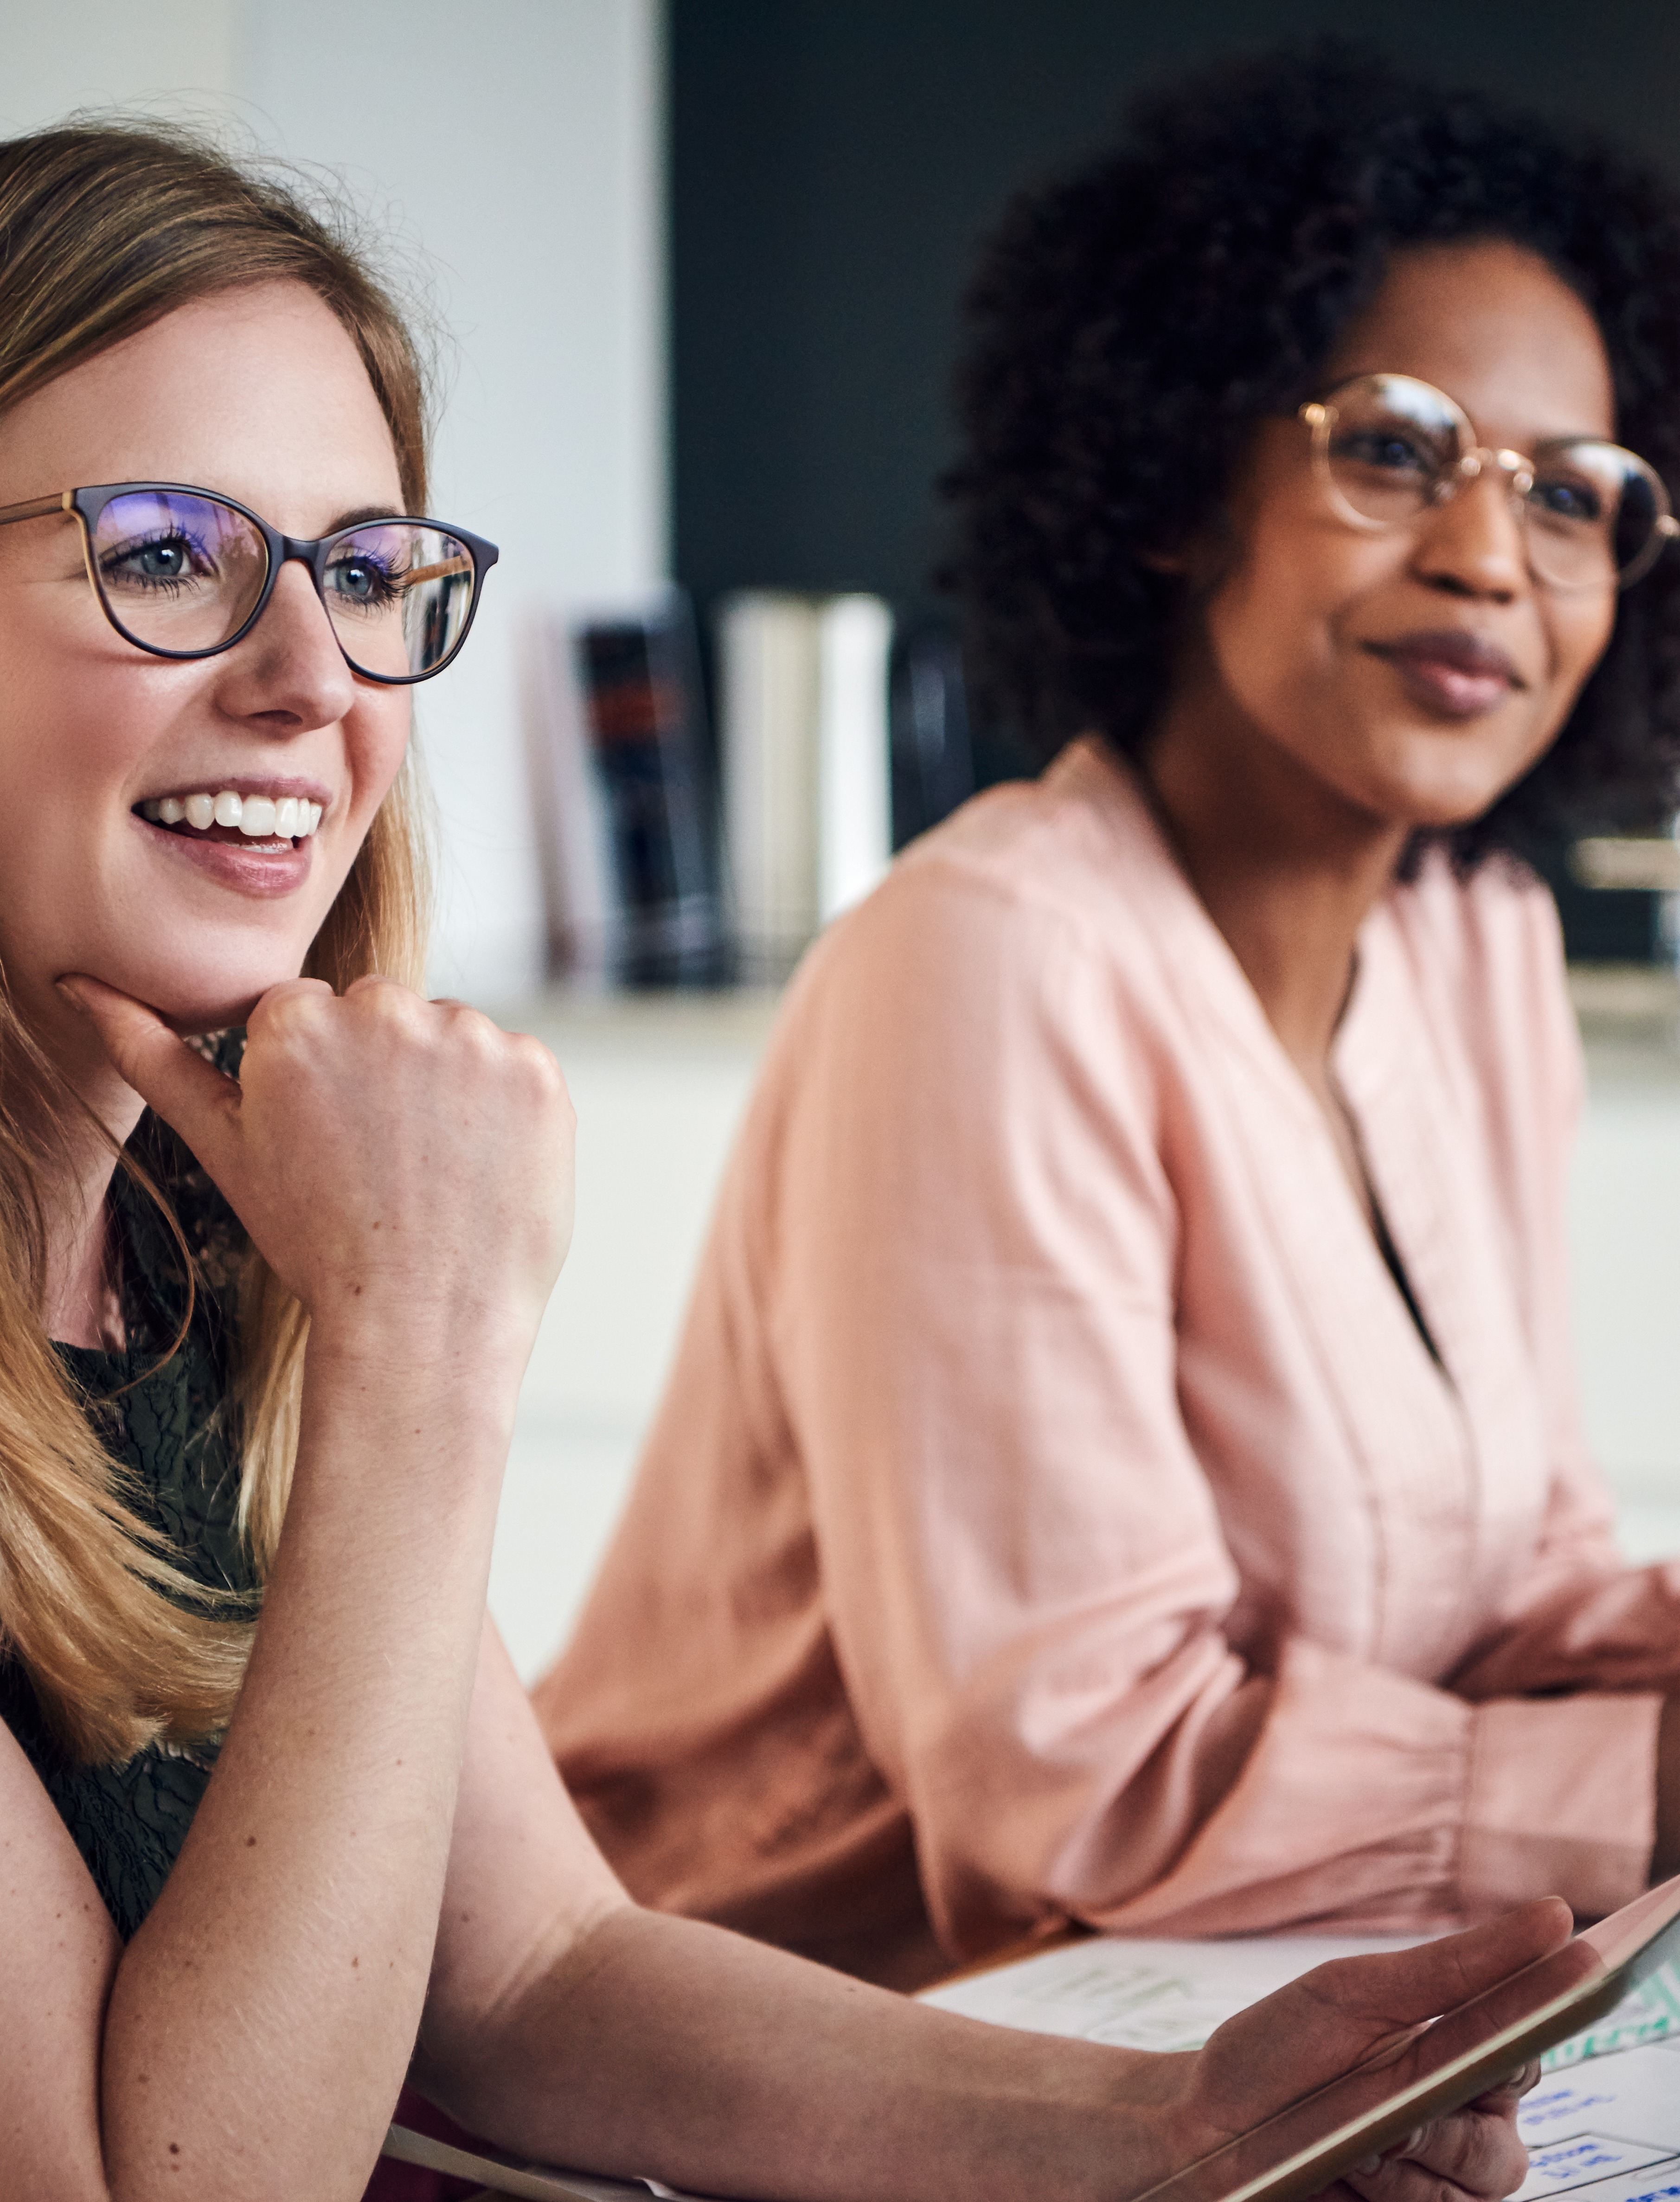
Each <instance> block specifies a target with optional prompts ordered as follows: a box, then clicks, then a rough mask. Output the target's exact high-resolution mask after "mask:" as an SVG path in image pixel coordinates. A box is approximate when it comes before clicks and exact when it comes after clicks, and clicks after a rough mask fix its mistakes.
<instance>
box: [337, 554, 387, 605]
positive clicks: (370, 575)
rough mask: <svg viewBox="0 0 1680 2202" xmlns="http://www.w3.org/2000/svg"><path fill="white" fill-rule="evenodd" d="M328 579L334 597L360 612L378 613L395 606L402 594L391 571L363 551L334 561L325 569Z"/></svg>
mask: <svg viewBox="0 0 1680 2202" xmlns="http://www.w3.org/2000/svg"><path fill="white" fill-rule="evenodd" d="M327 585H328V586H329V587H330V588H331V589H332V592H333V595H334V596H335V597H341V598H344V599H345V602H346V603H351V604H353V605H355V606H356V608H357V609H358V610H362V611H374V610H379V609H382V608H383V607H385V606H386V605H387V604H391V603H395V602H396V600H397V598H398V596H400V594H401V591H400V589H399V588H398V584H397V580H396V577H395V575H394V574H392V572H391V570H390V568H388V567H386V565H385V564H383V563H382V562H381V561H380V560H379V559H377V558H374V557H373V556H370V555H369V554H368V552H367V551H365V550H355V551H350V552H347V553H346V554H345V556H343V557H342V558H335V559H334V560H333V562H332V564H331V565H330V566H329V567H328V568H327Z"/></svg>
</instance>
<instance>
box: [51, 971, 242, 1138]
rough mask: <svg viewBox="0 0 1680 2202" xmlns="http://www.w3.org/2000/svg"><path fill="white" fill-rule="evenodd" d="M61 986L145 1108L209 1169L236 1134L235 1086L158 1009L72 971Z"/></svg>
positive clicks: (233, 1082) (237, 1112)
mask: <svg viewBox="0 0 1680 2202" xmlns="http://www.w3.org/2000/svg"><path fill="white" fill-rule="evenodd" d="M57 983H58V991H59V992H60V993H61V994H62V996H63V997H64V998H65V1000H66V1001H68V1002H69V1003H70V1004H72V1005H73V1006H74V1008H76V1009H78V1010H80V1011H81V1013H82V1015H83V1016H85V1018H86V1019H87V1021H88V1022H89V1023H90V1024H91V1026H92V1027H93V1028H94V1030H95V1031H96V1032H97V1033H98V1035H99V1038H100V1041H101V1043H102V1045H103V1047H104V1050H105V1052H106V1054H107V1055H108V1056H109V1057H110V1059H111V1063H112V1064H113V1066H114V1067H115V1069H116V1070H117V1071H119V1072H120V1073H121V1076H122V1077H123V1079H124V1080H126V1081H127V1084H129V1085H130V1086H133V1089H134V1091H135V1092H137V1093H138V1094H139V1097H140V1098H141V1099H142V1100H143V1101H144V1103H145V1104H146V1106H147V1107H148V1108H149V1109H152V1110H156V1113H157V1115H158V1116H161V1117H162V1119H163V1121H164V1122H165V1123H166V1124H168V1125H171V1126H172V1127H174V1130H176V1131H177V1132H179V1133H180V1135H181V1137H182V1139H185V1140H186V1144H187V1145H188V1146H189V1147H191V1148H192V1151H193V1153H194V1154H195V1155H196V1156H197V1157H198V1159H199V1161H200V1162H201V1163H203V1165H204V1167H205V1169H208V1170H209V1173H210V1175H212V1176H213V1177H214V1176H215V1175H216V1173H217V1165H218V1163H220V1162H221V1161H223V1160H225V1159H226V1157H227V1154H228V1152H229V1151H230V1145H231V1142H232V1140H233V1138H234V1137H235V1136H236V1131H237V1127H238V1124H239V1086H238V1085H237V1083H236V1082H235V1081H234V1080H233V1079H231V1078H227V1077H224V1076H223V1075H222V1074H221V1071H219V1070H217V1069H214V1068H213V1066H212V1065H211V1064H209V1063H206V1062H205V1060H204V1058H203V1056H201V1055H200V1054H198V1053H197V1051H196V1050H195V1049H193V1048H191V1047H189V1046H188V1045H186V1041H185V1040H183V1039H179V1038H178V1037H177V1036H176V1034H175V1033H172V1032H171V1031H170V1029H169V1027H168V1025H166V1024H165V1023H164V1022H163V1020H162V1017H160V1016H158V1015H157V1013H156V1010H149V1009H148V1008H147V1007H146V1005H145V1004H144V1002H137V1001H136V1000H135V999H134V998H133V995H132V994H123V993H119V992H118V991H117V989H116V988H115V986H106V985H105V983H104V981H103V980H100V979H90V978H89V977H87V976H86V974H85V973H83V972H80V971H73V972H70V973H68V974H66V975H65V976H64V977H63V978H62V979H61V980H59V981H58V982H57Z"/></svg>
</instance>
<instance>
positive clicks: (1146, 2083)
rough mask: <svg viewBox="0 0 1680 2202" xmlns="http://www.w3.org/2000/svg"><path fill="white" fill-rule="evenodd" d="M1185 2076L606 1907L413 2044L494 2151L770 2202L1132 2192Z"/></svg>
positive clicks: (1158, 2144) (1153, 2060)
mask: <svg viewBox="0 0 1680 2202" xmlns="http://www.w3.org/2000/svg"><path fill="white" fill-rule="evenodd" d="M428 2032H429V2029H428ZM1193 2061H1194V2060H1190V2059H1186V2058H1175V2057H1141V2056H1137V2055H1135V2054H1132V2053H1130V2052H1123V2051H1119V2050H1115V2049H1108V2048H1101V2047H1098V2046H1093V2045H1091V2044H1088V2043H1083V2042H1069V2041H1061V2040H1039V2039H1037V2038H1036V2037H1032V2036H1027V2035H1023V2034H1017V2033H1013V2032H1010V2031H1006V2030H1005V2029H1001V2028H993V2027H986V2026H981V2025H979V2024H977V2023H970V2022H965V2021H960V2020H955V2019H952V2018H950V2017H947V2016H946V2015H945V2014H943V2013H940V2012H935V2011H928V2010H926V2009H924V2008H923V2007H922V2006H920V2005H916V2004H913V2003H909V2002H906V2001H905V2000H904V1999H902V1998H899V1997H898V1996H894V1995H891V1994H888V1993H886V1992H885V1991H884V1990H881V1989H878V1988H872V1987H865V1986H864V1984H862V1983H861V1982H858V1981H849V1980H845V1979H842V1978H841V1977H840V1975H835V1974H833V1973H830V1972H828V1971H826V1970H824V1969H822V1968H821V1967H819V1966H816V1965H809V1964H802V1963H800V1962H799V1961H798V1960H796V1959H793V1958H787V1957H786V1956H785V1955H783V1954H782V1953H781V1952H775V1951H770V1950H767V1949H764V1948H763V1947H762V1946H760V1945H758V1944H757V1943H753V1942H750V1941H747V1940H744V1939H743V1938H741V1937H740V1936H736V1935H732V1934H723V1933H722V1932H720V1931H719V1930H718V1929H716V1928H709V1927H703V1926H699V1925H697V1924H695V1923H694V1922H689V1921H686V1920H679V1919H673V1918H669V1917H665V1916H657V1915H654V1914H651V1913H647V1912H641V1911H634V1910H632V1909H629V1908H628V1907H627V1908H625V1909H623V1910H621V1911H616V1912H614V1913H613V1914H612V1915H611V1916H609V1917H608V1918H606V1919H605V1920H604V1921H603V1922H601V1923H600V1924H599V1925H598V1926H597V1927H596V1928H594V1929H593V1930H592V1932H591V1933H590V1934H588V1935H587V1937H586V1938H585V1939H584V1940H582V1941H581V1944H579V1946H577V1947H576V1948H575V1950H573V1951H572V1952H569V1954H568V1956H567V1958H565V1960H564V1961H563V1964H560V1965H559V1966H557V1968H555V1969H553V1970H552V1971H551V1972H550V1973H549V1974H548V1975H547V1976H546V1977H545V1978H543V1979H542V1980H540V1981H539V1982H538V1983H537V1984H536V1985H534V1986H533V1987H532V1988H531V1990H530V1991H529V1992H528V1993H527V1994H526V1995H525V1996H524V1997H523V1998H522V1999H521V2000H520V2001H519V2003H518V2004H517V2005H516V2008H515V2009H514V2010H513V2011H512V2012H511V2013H510V2015H509V2016H508V2017H507V2018H506V2021H505V2023H504V2024H500V2025H491V2026H487V2027H486V2028H483V2030H482V2032H481V2033H480V2035H479V2038H478V2040H477V2041H476V2043H475V2042H472V2041H468V2040H462V2041H460V2042H445V2041H443V2040H437V2041H433V2040H429V2039H428V2040H426V2041H424V2042H422V2070H423V2071H424V2072H425V2074H426V2075H427V2083H428V2084H429V2085H431V2086H432V2087H433V2089H434V2091H435V2092H436V2093H438V2095H439V2099H440V2100H443V2101H444V2102H445V2104H446V2105H447V2107H448V2108H449V2109H450V2110H451V2112H452V2113H453V2114H454V2115H455V2116H456V2117H459V2118H460V2119H461V2120H462V2121H463V2123H466V2124H467V2125H469V2127H471V2128H473V2129H474V2130H475V2131H478V2132H480V2133H483V2134H486V2135H488V2136H491V2137H493V2138H495V2139H496V2140H498V2141H500V2142H501V2143H502V2145H503V2146H507V2147H510V2148H513V2149H516V2150H519V2151H522V2152H529V2153H530V2154H531V2155H532V2156H533V2157H535V2158H543V2159H545V2160H547V2161H550V2162H558V2163H570V2164H574V2165H576V2166H580V2167H587V2168H589V2169H592V2170H603V2171H613V2172H616V2173H619V2174H621V2175H625V2176H634V2175H638V2174H643V2175H651V2176H654V2177H657V2178H660V2179H663V2180H665V2181H669V2182H670V2183H672V2184H680V2185H683V2186H687V2187H698V2188H699V2189H701V2190H703V2191H707V2192H713V2193H734V2194H740V2195H743V2196H756V2195H762V2196H766V2197H778V2198H781V2202H790V2198H791V2199H792V2202H830V2198H832V2202H870V2198H873V2197H880V2198H881V2202H918V2198H920V2197H923V2196H926V2197H927V2198H928V2202H946V2198H948V2197H949V2196H950V2195H951V2194H952V2193H957V2192H960V2193H965V2194H968V2195H970V2196H972V2197H974V2198H975V2202H1018V2198H1019V2197H1020V2196H1021V2195H1022V2194H1023V2193H1027V2192H1029V2191H1040V2190H1041V2189H1042V2190H1047V2191H1050V2192H1053V2193H1058V2194H1062V2195H1064V2196H1067V2197H1069V2198H1078V2197H1082V2196H1090V2197H1092V2198H1096V2197H1098V2196H1102V2197H1105V2198H1112V2197H1114V2196H1116V2195H1118V2194H1125V2193H1138V2192H1141V2190H1142V2189H1144V2188H1146V2187H1149V2186H1151V2185H1152V2184H1153V2183H1154V2181H1156V2180H1157V2179H1158V2178H1159V2177H1161V2176H1164V2175H1165V2173H1166V2172H1167V2171H1169V2170H1171V2169H1172V2168H1173V2165H1174V2164H1175V2162H1176V2160H1177V2158H1176V2153H1175V2143H1174V2139H1173V2134H1174V2132H1175V2131H1176V2125H1177V2116H1176V2106H1177V2105H1179V2104H1180V2101H1181V2098H1182V2090H1183V2086H1184V2083H1185V2081H1186V2080H1187V2078H1188V2070H1187V2068H1188V2065H1189V2064H1191V2063H1192V2062H1193ZM445 2068H447V2073H448V2076H447V2077H445Z"/></svg>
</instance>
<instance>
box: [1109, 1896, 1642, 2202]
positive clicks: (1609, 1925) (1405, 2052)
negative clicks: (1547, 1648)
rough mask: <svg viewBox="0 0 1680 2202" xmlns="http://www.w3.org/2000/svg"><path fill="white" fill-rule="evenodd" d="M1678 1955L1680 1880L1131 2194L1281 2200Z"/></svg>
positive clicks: (1313, 2187)
mask: <svg viewBox="0 0 1680 2202" xmlns="http://www.w3.org/2000/svg"><path fill="white" fill-rule="evenodd" d="M1677 1956H1680V1878H1677V1879H1676V1880H1674V1881H1665V1882H1664V1883H1663V1885H1662V1886H1661V1887H1659V1888H1653V1889H1651V1890H1649V1891H1648V1893H1646V1894H1645V1895H1643V1896H1642V1897H1640V1898H1638V1899H1636V1901H1635V1902H1634V1903H1632V1904H1630V1905H1627V1906H1626V1907H1625V1908H1624V1910H1623V1911H1618V1912H1614V1913H1612V1915H1611V1916H1610V1917H1609V1918H1608V1919H1605V1920H1601V1921H1600V1922H1599V1924H1598V1925H1597V1926H1596V1927H1595V1928H1590V1929H1589V1931H1588V1932H1587V1933H1585V1934H1577V1936H1576V1937H1575V1939H1574V1940H1573V1941H1571V1942H1566V1943H1565V1945H1564V1946H1563V1947H1562V1949H1560V1950H1554V1951H1553V1953H1552V1955H1551V1956H1550V1957H1549V1958H1541V1959H1539V1961H1538V1962H1537V1963H1536V1964H1532V1965H1529V1966H1526V1967H1524V1969H1523V1970H1522V1971H1521V1972H1520V1973H1513V1974H1512V1976H1511V1978H1510V1979H1509V1980H1506V1981H1500V1983H1499V1985H1498V1986H1497V1987H1493V1988H1489V1989H1488V1990H1487V1991H1486V1992H1485V1993H1483V1994H1482V1995H1479V1996H1477V1998H1476V1999H1474V2001H1472V2002H1471V2003H1467V2004H1463V2005H1460V2006H1459V2008H1458V2009H1457V2010H1456V2011H1447V2012H1445V2013H1443V2015H1442V2016H1441V2017H1439V2018H1437V2019H1435V2020H1434V2021H1432V2022H1430V2023H1429V2025H1428V2026H1426V2027H1424V2028H1419V2029H1418V2030H1416V2031H1414V2032H1413V2033H1412V2034H1409V2035H1406V2036H1403V2037H1401V2039H1400V2040H1398V2041H1397V2042H1396V2043H1394V2045H1393V2046H1390V2047H1389V2048H1388V2050H1386V2051H1382V2052H1378V2053H1377V2054H1376V2056H1375V2057H1369V2058H1365V2060H1364V2061H1363V2062H1362V2063H1361V2064H1359V2065H1357V2066H1356V2067H1355V2068H1354V2069H1353V2070H1352V2071H1349V2072H1346V2073H1344V2074H1343V2075H1341V2078H1339V2079H1336V2080H1332V2081H1330V2082H1329V2084H1328V2085H1327V2086H1325V2087H1320V2088H1318V2089H1317V2090H1316V2091H1315V2092H1314V2093H1312V2094H1311V2095H1308V2096H1306V2098H1304V2099H1302V2100H1301V2101H1300V2102H1299V2103H1295V2104H1293V2105H1291V2106H1290V2107H1289V2108H1288V2110H1285V2111H1280V2112H1279V2113H1278V2114H1277V2116H1276V2117H1272V2118H1269V2119H1268V2120H1267V2121H1266V2123H1264V2125H1262V2126H1256V2127H1255V2128H1253V2130H1252V2131H1251V2132H1248V2133H1246V2134H1240V2135H1239V2136H1238V2138H1237V2139H1236V2140H1234V2141H1232V2142H1230V2143H1229V2144H1228V2145H1227V2146H1225V2147H1223V2148H1222V2149H1219V2150H1218V2151H1217V2152H1216V2153H1215V2154H1213V2155H1211V2156H1207V2157H1204V2158H1202V2159H1201V2160H1200V2162H1199V2163H1197V2164H1191V2165H1190V2166H1189V2167H1188V2169H1187V2170H1183V2171H1181V2172H1177V2173H1176V2174H1175V2175H1174V2176H1173V2177H1172V2178H1171V2179H1170V2180H1168V2181H1164V2183H1163V2184H1162V2185H1160V2186H1158V2187H1154V2188H1152V2190H1151V2191H1150V2193H1149V2194H1148V2195H1147V2197H1140V2198H1139V2202H1291V2198H1294V2197H1298V2196H1306V2195H1309V2194H1314V2193H1318V2192H1319V2191H1320V2190H1321V2189H1322V2188H1323V2187H1326V2186H1327V2185H1329V2182H1330V2181H1332V2180H1334V2179H1335V2178H1337V2177H1339V2176H1340V2175H1341V2172H1343V2171H1344V2170H1347V2168H1348V2166H1349V2165H1351V2164H1355V2163H1357V2162H1358V2161H1359V2158H1361V2157H1364V2156H1369V2155H1371V2154H1372V2153H1373V2152H1375V2151H1376V2150H1378V2149H1382V2148H1385V2147H1387V2146H1388V2145H1389V2143H1391V2142H1393V2141H1396V2140H1400V2139H1401V2138H1402V2137H1403V2136H1404V2135H1405V2134H1408V2133H1409V2132H1411V2130H1412V2128H1413V2127H1414V2126H1418V2125H1421V2124H1423V2123H1424V2122H1425V2121H1426V2120H1428V2119H1429V2118H1431V2117H1440V2116H1441V2115H1443V2114H1444V2113H1445V2112H1446V2111H1449V2110H1453V2109H1456V2108H1457V2107H1458V2105H1459V2104H1461V2103H1466V2102H1469V2101H1470V2100H1471V2099H1472V2098H1473V2097H1474V2096H1476V2095H1478V2094H1480V2093H1483V2091H1484V2090H1485V2089H1486V2088H1488V2087H1493V2086H1494V2085H1496V2084H1497V2082H1498V2081H1500V2080H1501V2079H1503V2078H1505V2077H1506V2076H1507V2075H1509V2074H1510V2073H1512V2071H1514V2070H1517V2069H1518V2068H1519V2067H1520V2066H1521V2065H1523V2064H1526V2063H1527V2062H1528V2061H1529V2059H1530V2058H1534V2057H1537V2056H1538V2055H1539V2054H1540V2052H1541V2051H1542V2050H1543V2049H1548V2048H1550V2047H1551V2046H1552V2045H1553V2043H1554V2042H1558V2041H1563V2040H1567V2039H1568V2037H1569V2036H1570V2035H1571V2034H1578V2033H1579V2032H1580V2031H1581V2029H1582V2028H1583V2027H1586V2026H1590V2025H1591V2024H1592V2023H1593V2022H1595V2020H1596V2019H1598V2018H1600V2017H1603V2016H1604V2014H1605V2013H1606V2011H1610V2010H1612V2009H1613V2008H1614V2006H1615V2005H1617V2004H1618V2003H1619V2002H1620V2001H1621V1999H1622V1998H1623V1997H1624V1995H1626V1994H1627V1993H1629V1991H1630V1989H1632V1988H1634V1987H1637V1986H1638V1984H1639V1982H1640V1981H1642V1980H1643V1979H1645V1978H1646V1977H1647V1976H1648V1975H1649V1974H1651V1973H1653V1972H1654V1971H1655V1970H1656V1969H1657V1967H1658V1966H1659V1965H1660V1964H1664V1963H1665V1961H1666V1960H1667V1959H1669V1958H1674V1957H1677Z"/></svg>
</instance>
